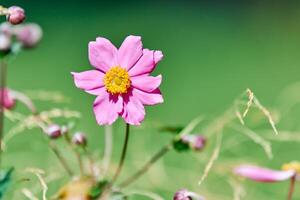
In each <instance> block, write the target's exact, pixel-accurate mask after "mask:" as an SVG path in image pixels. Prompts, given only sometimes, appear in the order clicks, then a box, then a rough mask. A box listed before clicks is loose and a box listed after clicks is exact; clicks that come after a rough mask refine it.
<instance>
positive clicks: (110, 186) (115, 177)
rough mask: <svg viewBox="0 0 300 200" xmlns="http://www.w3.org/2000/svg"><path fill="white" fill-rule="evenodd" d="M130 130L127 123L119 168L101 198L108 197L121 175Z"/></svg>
mask: <svg viewBox="0 0 300 200" xmlns="http://www.w3.org/2000/svg"><path fill="white" fill-rule="evenodd" d="M129 132H130V125H129V124H126V131H125V141H124V145H123V149H122V154H121V158H120V161H119V165H118V168H117V170H116V172H115V174H114V176H113V178H112V180H111V181H110V183H108V184H107V185H106V187H105V188H104V189H103V192H102V194H101V196H100V198H99V200H106V199H107V198H108V195H109V192H110V190H111V188H112V186H113V184H114V183H115V182H116V180H117V179H118V177H119V175H120V173H121V171H122V168H123V164H124V161H125V157H126V152H127V146H128V141H129Z"/></svg>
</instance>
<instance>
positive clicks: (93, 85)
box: [72, 70, 104, 95]
mask: <svg viewBox="0 0 300 200" xmlns="http://www.w3.org/2000/svg"><path fill="white" fill-rule="evenodd" d="M72 75H73V78H74V82H75V85H76V87H78V88H80V89H83V90H85V91H86V92H88V93H90V94H94V95H97V94H98V92H99V91H98V89H99V88H102V87H103V86H104V84H103V77H104V74H103V73H102V72H100V71H98V70H89V71H84V72H80V73H76V72H72Z"/></svg>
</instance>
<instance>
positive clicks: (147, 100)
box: [132, 88, 164, 105]
mask: <svg viewBox="0 0 300 200" xmlns="http://www.w3.org/2000/svg"><path fill="white" fill-rule="evenodd" d="M132 94H133V96H136V97H137V98H138V99H139V100H140V102H141V103H142V104H144V105H155V104H158V103H163V102H164V99H163V97H162V95H161V93H160V90H159V89H156V90H154V91H152V92H149V93H148V92H144V91H141V90H139V89H136V88H133V90H132Z"/></svg>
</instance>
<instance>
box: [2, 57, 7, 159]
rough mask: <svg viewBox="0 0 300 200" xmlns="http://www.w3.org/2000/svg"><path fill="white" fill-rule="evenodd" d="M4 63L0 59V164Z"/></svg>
mask: <svg viewBox="0 0 300 200" xmlns="http://www.w3.org/2000/svg"><path fill="white" fill-rule="evenodd" d="M6 67H7V66H6V63H5V61H4V60H3V59H2V60H1V61H0V98H1V99H0V164H1V154H2V138H3V131H4V98H5V97H4V90H5V87H6V75H7V74H6V73H7V71H6Z"/></svg>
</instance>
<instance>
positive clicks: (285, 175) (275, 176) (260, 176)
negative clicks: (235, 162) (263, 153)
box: [234, 162, 300, 183]
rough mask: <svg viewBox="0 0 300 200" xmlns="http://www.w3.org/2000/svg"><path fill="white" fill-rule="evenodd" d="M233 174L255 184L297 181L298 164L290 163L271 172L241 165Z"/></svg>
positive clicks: (299, 167) (299, 169)
mask: <svg viewBox="0 0 300 200" xmlns="http://www.w3.org/2000/svg"><path fill="white" fill-rule="evenodd" d="M234 173H235V174H237V175H239V176H242V177H245V178H248V179H251V180H254V181H257V182H266V183H270V182H279V181H285V180H289V179H292V178H297V179H299V174H300V163H299V162H291V163H288V164H285V165H283V166H282V170H272V169H267V168H263V167H258V166H254V165H241V166H238V167H236V168H235V169H234Z"/></svg>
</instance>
